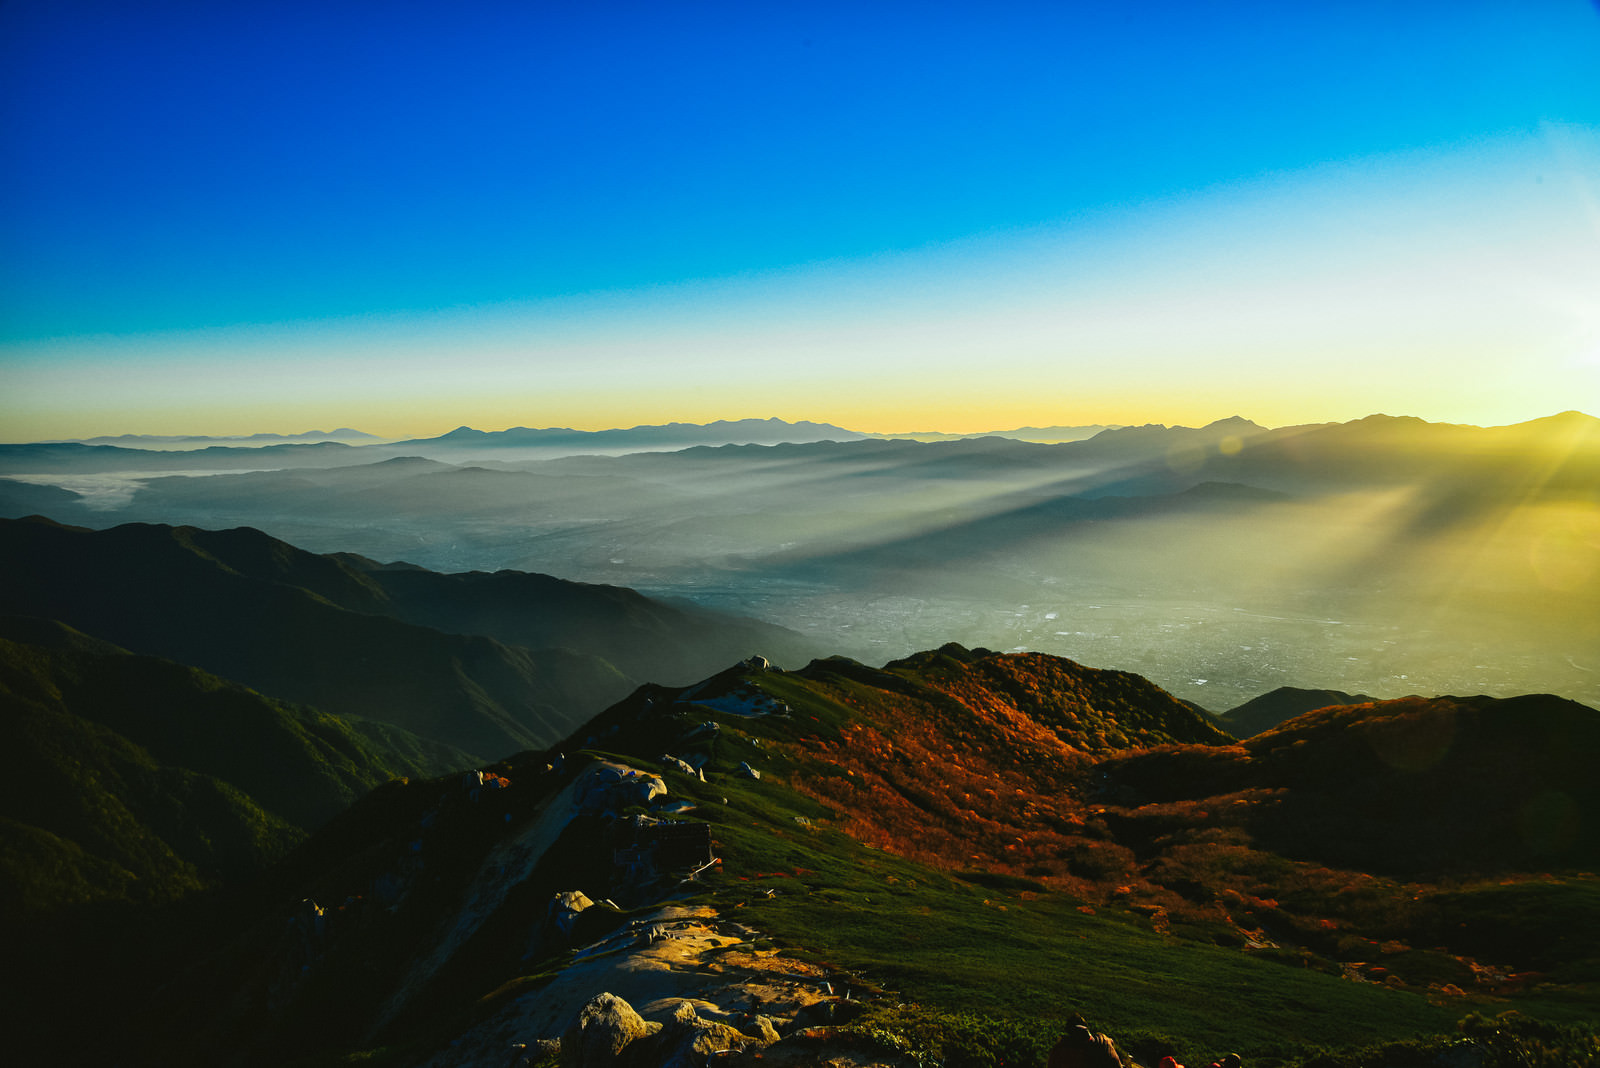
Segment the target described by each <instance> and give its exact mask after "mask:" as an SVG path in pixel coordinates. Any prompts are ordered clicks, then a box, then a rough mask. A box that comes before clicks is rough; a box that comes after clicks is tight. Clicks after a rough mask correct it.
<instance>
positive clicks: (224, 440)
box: [52, 427, 387, 449]
mask: <svg viewBox="0 0 1600 1068" xmlns="http://www.w3.org/2000/svg"><path fill="white" fill-rule="evenodd" d="M66 440H67V441H71V442H75V443H77V444H80V445H115V446H119V447H123V448H130V449H204V448H208V447H210V446H212V445H238V446H258V445H287V444H297V445H304V444H311V443H314V442H321V441H342V442H345V443H347V444H354V445H366V444H370V443H372V442H379V441H385V440H387V439H385V438H380V437H378V436H377V435H376V434H366V433H363V432H361V431H359V430H351V429H350V428H349V427H340V428H339V429H338V430H307V431H305V432H304V433H300V434H242V435H238V436H231V437H214V436H209V435H204V434H116V435H102V436H100V437H94V438H69V439H66ZM52 444H59V442H53V443H52Z"/></svg>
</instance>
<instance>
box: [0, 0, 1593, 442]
mask: <svg viewBox="0 0 1600 1068" xmlns="http://www.w3.org/2000/svg"><path fill="white" fill-rule="evenodd" d="M1573 408H1577V409H1580V410H1584V411H1588V412H1590V413H1591V414H1600V7H1597V6H1596V4H1595V3H1592V2H1590V0H1486V2H1474V0H1449V2H1442V0H1441V2H1434V0H1408V2H1405V3H1393V2H1387V0H1383V2H1379V0H1347V2H1342V3H1339V4H1319V5H1307V4H1284V3H1281V2H1260V3H1245V2H1238V3H1195V2H1193V0H1188V2H1183V3H1176V2H1172V3H1168V2H1157V3H1136V2H1121V3H1110V2H1106V3H1074V2H1066V0H1057V2H1054V3H1005V2H995V3H986V4H983V5H979V4H976V3H939V2H937V0H923V2H919V3H916V4H911V3H898V2H891V3H876V4H874V3H859V2H857V3H850V4H830V3H825V2H822V3H819V2H816V0H808V2H806V3H794V4H786V3H773V4H748V3H738V4H735V3H672V2H663V0H656V2H653V3H608V2H605V0H596V2H593V3H584V4H570V3H561V4H556V3H541V2H537V0H521V2H517V3H510V2H504V3H495V2H481V3H474V2H471V0H464V2H462V3H456V4H450V5H442V4H421V3H415V4H411V3H405V2H402V0H389V2H384V3H377V2H361V3H355V2H340V0H320V2H318V3H304V2H298V0H285V2H279V3H272V4H266V3H259V2H254V0H238V2H234V3H228V4H218V3H212V2H204V0H195V2H181V0H145V2H141V3H138V4H127V3H121V2H118V3H94V2H87V0H84V2H75V0H53V2H52V0H7V2H5V3H3V4H0V441H29V440H43V439H50V438H71V437H87V436H93V435H97V434H118V433H150V434H174V433H195V434H222V435H225V434H244V433H253V432H280V433H290V432H298V431H304V430H309V429H313V428H316V429H332V428H333V427H335V426H352V427H356V428H358V429H362V430H366V431H368V432H371V433H376V434H382V435H386V436H394V437H407V436H422V435H428V434H436V433H442V432H444V431H447V430H449V429H451V428H453V427H455V426H459V425H463V424H466V425H471V426H475V427H478V428H480V429H488V430H493V429H501V428H504V427H508V426H517V425H521V426H570V427H576V428H579V429H600V428H605V427H613V426H630V425H635V424H639V423H662V422H668V421H674V420H679V421H688V422H706V421H710V420H713V419H719V418H729V419H732V418H744V417H752V416H755V417H769V416H777V417H780V418H785V419H793V420H799V419H813V420H819V421H827V422H833V423H836V424H839V425H843V426H847V427H850V428H852V429H857V430H867V431H913V430H946V431H962V432H966V431H976V430H988V429H1008V428H1013V427H1019V426H1025V425H1031V426H1049V425H1084V424H1093V423H1147V422H1161V423H1168V424H1182V425H1200V424H1203V423H1206V422H1209V421H1211V420H1213V419H1218V418H1223V417H1226V416H1230V415H1234V414H1239V415H1244V416H1246V417H1249V418H1252V419H1254V420H1255V421H1257V422H1259V423H1262V424H1264V425H1269V426H1280V425H1289V424H1297V423H1308V422H1324V421H1333V420H1347V419H1355V418H1359V417H1362V416H1365V415H1368V414H1371V413H1374V412H1386V413H1388V414H1394V415H1401V414H1404V415H1416V416H1420V417H1422V418H1425V419H1430V420H1436V421H1445V422H1464V423H1475V424H1478V425H1502V424H1505V423H1511V422H1518V421H1523V420H1527V419H1533V418H1538V417H1541V416H1545V415H1550V414H1554V413H1556V412H1559V411H1564V410H1568V409H1573Z"/></svg>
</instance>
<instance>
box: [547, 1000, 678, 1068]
mask: <svg viewBox="0 0 1600 1068" xmlns="http://www.w3.org/2000/svg"><path fill="white" fill-rule="evenodd" d="M660 1029H661V1025H660V1024H652V1023H646V1022H645V1020H644V1017H642V1016H640V1015H639V1014H638V1013H637V1012H634V1011H633V1006H632V1005H629V1004H628V1003H627V1002H626V1001H623V1000H622V999H621V998H619V997H617V996H616V995H615V994H610V993H606V994H596V995H595V996H594V997H593V998H591V999H590V1000H589V1003H588V1004H587V1005H585V1006H584V1007H583V1008H582V1009H580V1010H579V1011H578V1017H577V1019H575V1020H573V1021H572V1024H571V1025H570V1026H569V1027H568V1028H567V1029H566V1031H565V1032H564V1033H563V1034H562V1036H561V1068H616V1066H618V1065H619V1061H618V1055H619V1054H621V1053H622V1051H623V1050H624V1049H626V1048H627V1047H628V1045H629V1044H630V1043H632V1042H635V1041H637V1040H639V1039H641V1038H646V1037H648V1036H650V1035H653V1034H655V1033H656V1032H657V1031H659V1030H660Z"/></svg>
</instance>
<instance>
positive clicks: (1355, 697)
mask: <svg viewBox="0 0 1600 1068" xmlns="http://www.w3.org/2000/svg"><path fill="white" fill-rule="evenodd" d="M1374 700H1376V698H1373V697H1368V696H1367V695H1366V694H1348V693H1345V692H1344V691H1343V690H1304V689H1301V688H1300V687H1298V686H1280V687H1278V688H1277V689H1276V690H1273V691H1272V692H1271V693H1264V694H1262V695H1261V696H1260V697H1255V698H1252V699H1250V700H1249V701H1246V702H1245V703H1244V704H1242V705H1239V706H1237V707H1235V708H1230V709H1228V711H1226V712H1224V713H1222V714H1221V715H1219V716H1218V717H1217V722H1218V723H1220V724H1221V725H1222V726H1223V727H1225V728H1226V729H1227V730H1229V731H1231V732H1233V734H1234V735H1236V736H1237V737H1240V738H1249V737H1250V736H1251V735H1254V734H1260V733H1261V732H1262V731H1264V730H1270V729H1271V728H1273V727H1276V726H1277V725H1278V724H1280V723H1282V722H1283V721H1284V720H1286V719H1293V718H1294V717H1295V716H1298V715H1300V714H1301V713H1302V712H1313V711H1315V710H1317V709H1319V708H1327V707H1328V706H1329V705H1359V704H1365V703H1367V702H1369V701H1374Z"/></svg>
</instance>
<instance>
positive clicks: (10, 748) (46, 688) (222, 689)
mask: <svg viewBox="0 0 1600 1068" xmlns="http://www.w3.org/2000/svg"><path fill="white" fill-rule="evenodd" d="M50 626H51V625H49V624H44V623H42V622H39V621H33V622H32V623H31V625H29V626H28V627H27V628H25V629H29V630H31V631H36V632H37V631H40V630H41V629H42V628H44V629H48V628H49V627H50ZM34 636H35V637H40V638H47V639H50V640H52V641H53V644H54V646H55V647H49V646H44V645H37V644H31V643H23V642H15V641H10V640H6V639H4V638H0V707H3V708H4V709H5V717H4V720H3V723H4V730H5V735H6V738H5V742H6V744H5V745H4V747H3V749H4V753H3V755H0V761H3V774H0V794H3V799H4V803H3V806H0V811H3V813H4V814H5V816H6V817H7V818H8V821H9V822H8V826H9V828H10V831H11V835H12V837H13V841H14V845H15V848H14V849H13V850H8V851H7V856H8V864H7V867H8V871H7V875H8V878H7V880H6V885H7V886H8V887H10V888H14V889H19V890H20V891H21V892H22V899H21V900H19V901H18V902H16V904H17V905H18V906H19V907H21V908H23V909H24V910H25V911H32V910H34V909H36V908H42V907H47V906H49V907H55V906H60V905H64V904H68V903H71V902H73V901H82V900H93V899H97V898H102V897H106V898H119V897H123V896H134V897H139V898H144V899H150V900H163V899H169V898H173V897H177V896H181V895H182V894H184V893H187V892H189V891H192V890H193V889H196V888H197V887H198V886H199V885H201V884H202V883H203V882H206V881H209V880H212V879H216V878H231V877H238V876H241V875H243V874H245V873H248V872H253V871H259V870H261V869H262V868H263V867H264V866H265V865H266V864H267V863H268V862H269V861H270V860H272V859H274V858H276V857H277V856H281V855H282V854H283V853H284V852H285V851H286V850H287V848H288V846H289V845H291V844H293V843H294V842H296V841H298V840H299V839H300V838H301V837H303V835H304V833H305V832H306V831H307V830H310V829H313V828H315V827H317V826H320V825H321V824H322V823H324V822H326V821H327V820H328V819H329V818H331V817H332V816H333V815H334V814H336V813H337V812H339V811H341V810H342V809H344V808H345V807H346V806H348V805H349V804H350V803H351V801H353V800H354V799H355V798H356V797H358V796H360V795H361V794H363V793H365V792H366V791H368V790H370V789H371V788H372V787H374V786H376V785H378V784H380V783H382V782H385V781H387V780H389V779H391V778H394V777H397V776H407V775H436V774H440V773H443V772H445V771H448V770H450V769H451V768H454V767H463V766H468V765H470V764H471V763H472V762H473V760H472V758H471V757H470V755H468V754H465V753H462V752H460V751H459V750H453V749H451V748H449V747H447V746H442V745H438V744H436V743H430V742H425V741H423V740H421V739H418V738H415V737H413V736H407V735H405V733H404V732H402V731H399V730H398V729H395V728H387V727H384V728H378V729H374V728H371V727H367V726H365V725H358V724H352V723H349V722H347V721H344V720H341V719H340V718H339V717H335V716H329V715H325V714H323V713H319V712H317V711H315V710H312V709H299V708H291V707H289V706H285V705H283V704H281V703H279V702H275V701H271V700H268V699H266V698H263V697H261V696H260V695H259V694H256V693H253V692H251V691H249V690H246V689H243V688H241V687H238V686H234V685H232V684H230V683H227V682H224V681H223V680H221V679H218V678H216V677H214V676H211V675H207V674H205V673H204V672H200V671H197V670H194V669H192V668H186V667H183V666H181V665H178V664H173V663H171V662H169V661H165V660H158V659H155V658H151V657H139V656H132V655H128V654H125V653H121V652H120V651H107V649H108V648H109V647H106V646H103V645H100V646H95V645H94V644H93V643H91V642H90V641H89V640H88V639H84V638H83V637H82V636H81V635H76V634H75V633H74V632H71V631H70V629H68V628H64V627H60V626H59V625H55V628H54V634H53V635H50V634H44V633H36V634H34ZM385 740H388V741H392V742H395V743H398V744H399V746H400V747H401V748H399V749H395V748H389V747H388V746H386V745H385V744H383V742H384V741H385ZM13 861H14V862H15V863H12V862H13Z"/></svg>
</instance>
